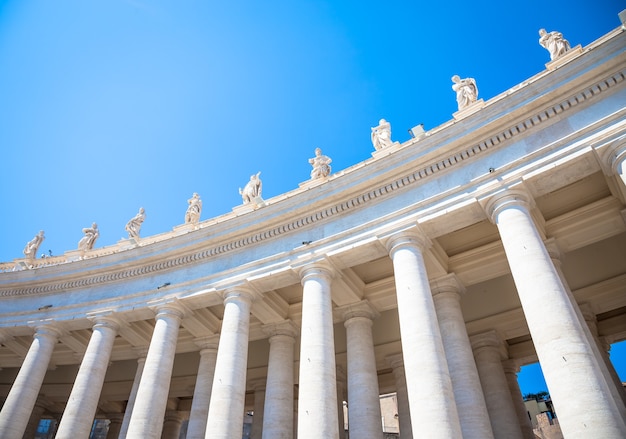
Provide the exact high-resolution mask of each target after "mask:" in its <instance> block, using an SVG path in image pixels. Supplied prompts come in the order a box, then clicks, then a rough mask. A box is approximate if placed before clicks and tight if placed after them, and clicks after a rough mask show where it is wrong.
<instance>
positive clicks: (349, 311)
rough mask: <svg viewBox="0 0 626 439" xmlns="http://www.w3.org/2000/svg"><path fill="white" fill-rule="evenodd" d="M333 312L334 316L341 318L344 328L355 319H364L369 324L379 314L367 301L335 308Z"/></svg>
mask: <svg viewBox="0 0 626 439" xmlns="http://www.w3.org/2000/svg"><path fill="white" fill-rule="evenodd" d="M334 312H335V315H337V316H340V317H341V319H342V320H343V321H344V322H345V323H344V324H345V326H346V327H347V326H348V324H349V323H348V322H349V321H350V320H352V319H355V318H365V319H368V320H369V321H370V322H371V321H372V320H374V319H377V318H378V317H379V316H380V313H379V312H378V311H377V310H376V309H375V308H374V307H373V306H372V304H371V303H370V302H369V301H367V300H362V301H361V302H356V303H351V304H349V305H343V306H340V307H337V308H335V310H334Z"/></svg>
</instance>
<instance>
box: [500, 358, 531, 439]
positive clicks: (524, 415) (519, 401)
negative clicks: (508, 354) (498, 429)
mask: <svg viewBox="0 0 626 439" xmlns="http://www.w3.org/2000/svg"><path fill="white" fill-rule="evenodd" d="M502 370H504V376H505V377H506V382H507V384H508V385H509V391H510V392H511V398H512V399H513V406H514V407H515V414H516V415H517V420H518V422H519V425H520V428H521V430H522V437H523V438H524V439H535V433H534V432H533V424H532V422H531V420H530V418H529V417H528V410H526V405H525V404H524V397H523V396H522V391H521V389H520V387H519V382H518V381H517V374H518V373H519V371H520V368H519V366H518V365H517V362H516V361H515V360H510V359H509V360H505V361H503V362H502Z"/></svg>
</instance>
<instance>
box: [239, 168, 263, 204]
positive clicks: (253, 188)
mask: <svg viewBox="0 0 626 439" xmlns="http://www.w3.org/2000/svg"><path fill="white" fill-rule="evenodd" d="M260 175H261V171H259V172H257V173H256V174H254V175H251V176H250V181H249V182H248V183H247V184H246V185H245V187H244V188H243V189H241V188H239V193H240V194H241V198H242V199H243V204H249V203H254V204H257V202H258V200H259V199H260V198H261V191H262V186H263V184H262V182H261V179H260V178H259V176H260Z"/></svg>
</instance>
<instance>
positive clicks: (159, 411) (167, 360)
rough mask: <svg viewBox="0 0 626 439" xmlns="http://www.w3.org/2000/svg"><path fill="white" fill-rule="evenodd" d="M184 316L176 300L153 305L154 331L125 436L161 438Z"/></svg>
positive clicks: (148, 438)
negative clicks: (154, 312)
mask: <svg viewBox="0 0 626 439" xmlns="http://www.w3.org/2000/svg"><path fill="white" fill-rule="evenodd" d="M184 315H185V310H184V308H183V306H182V305H181V304H180V303H178V302H167V303H163V304H160V305H158V306H157V307H156V323H155V326H154V332H153V333H152V340H151V341H150V347H149V348H148V355H147V356H146V363H145V365H144V370H143V374H142V375H141V380H140V382H139V388H138V389H137V397H136V399H135V405H134V407H133V413H132V415H131V418H130V424H129V426H128V434H127V436H128V437H130V438H142V439H158V438H160V437H161V432H162V429H163V419H164V416H165V410H166V407H167V398H168V394H169V390H170V382H171V380H172V368H173V366H174V355H175V354H176V341H177V340H178V330H179V327H180V322H181V320H182V319H183V317H184Z"/></svg>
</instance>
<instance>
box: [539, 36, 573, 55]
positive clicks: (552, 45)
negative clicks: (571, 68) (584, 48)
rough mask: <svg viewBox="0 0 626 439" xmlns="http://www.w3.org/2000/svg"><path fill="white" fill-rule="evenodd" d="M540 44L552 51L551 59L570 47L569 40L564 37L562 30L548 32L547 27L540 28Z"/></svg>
mask: <svg viewBox="0 0 626 439" xmlns="http://www.w3.org/2000/svg"><path fill="white" fill-rule="evenodd" d="M539 44H540V45H541V47H543V48H544V49H546V50H547V51H548V52H550V61H554V60H555V59H557V58H558V57H559V56H561V55H563V54H564V53H565V52H567V51H568V50H569V49H570V46H569V41H567V40H566V39H565V38H563V34H562V33H561V32H557V31H552V32H549V33H548V32H546V30H545V29H539Z"/></svg>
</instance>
